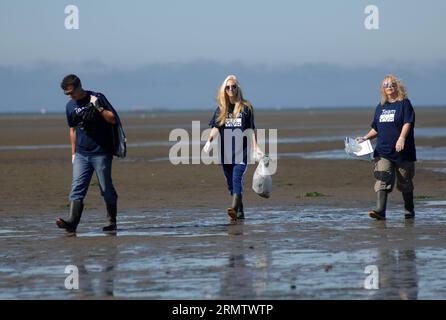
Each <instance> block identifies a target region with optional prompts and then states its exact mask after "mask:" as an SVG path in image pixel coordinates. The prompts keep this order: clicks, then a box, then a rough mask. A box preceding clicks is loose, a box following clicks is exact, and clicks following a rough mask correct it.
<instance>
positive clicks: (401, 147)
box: [395, 137, 406, 152]
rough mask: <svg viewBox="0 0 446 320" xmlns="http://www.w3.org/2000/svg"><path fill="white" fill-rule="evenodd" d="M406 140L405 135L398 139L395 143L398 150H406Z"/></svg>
mask: <svg viewBox="0 0 446 320" xmlns="http://www.w3.org/2000/svg"><path fill="white" fill-rule="evenodd" d="M405 141H406V139H405V138H403V137H399V138H398V141H397V142H396V145H395V150H396V152H401V151H403V150H404V142H405Z"/></svg>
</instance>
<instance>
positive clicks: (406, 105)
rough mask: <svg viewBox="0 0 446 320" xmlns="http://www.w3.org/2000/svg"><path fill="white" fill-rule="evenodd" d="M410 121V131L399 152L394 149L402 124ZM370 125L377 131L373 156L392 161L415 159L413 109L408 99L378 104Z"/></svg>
mask: <svg viewBox="0 0 446 320" xmlns="http://www.w3.org/2000/svg"><path fill="white" fill-rule="evenodd" d="M406 123H410V124H411V126H410V131H409V133H408V135H407V137H406V140H405V143H404V149H403V150H402V151H401V152H397V151H396V150H395V145H396V142H397V141H398V138H399V137H400V134H401V130H402V129H403V125H404V124H406ZM371 127H372V128H373V129H375V131H376V132H378V136H377V143H376V147H375V152H374V157H382V158H385V159H388V160H391V161H394V162H402V161H416V160H417V156H416V150H415V138H414V127H415V111H414V109H413V107H412V104H411V103H410V101H409V99H404V100H402V101H397V102H392V103H386V104H384V105H383V106H382V105H381V104H378V106H377V107H376V110H375V117H374V118H373V122H372V124H371Z"/></svg>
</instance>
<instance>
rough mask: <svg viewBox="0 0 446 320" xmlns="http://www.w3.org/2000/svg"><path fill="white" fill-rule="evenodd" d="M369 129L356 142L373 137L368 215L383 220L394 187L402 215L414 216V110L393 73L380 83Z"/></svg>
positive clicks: (399, 81) (410, 217)
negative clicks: (374, 201) (400, 198)
mask: <svg viewBox="0 0 446 320" xmlns="http://www.w3.org/2000/svg"><path fill="white" fill-rule="evenodd" d="M371 127H372V129H371V130H370V131H369V132H368V133H367V134H366V135H365V136H364V137H358V138H357V140H358V141H364V140H368V139H374V138H377V144H376V148H375V152H374V157H375V168H374V175H375V178H376V183H375V192H376V194H377V204H376V208H375V209H374V210H371V211H370V212H369V216H370V217H372V218H375V219H377V220H385V219H386V206H387V195H388V193H390V192H392V190H393V186H394V183H395V178H396V182H397V184H396V187H397V189H398V190H399V191H401V192H402V194H403V199H404V209H405V218H406V219H413V218H414V217H415V210H414V203H413V189H414V186H413V182H412V179H413V177H414V174H415V161H416V160H417V159H416V150H415V139H414V127H415V111H414V109H413V107H412V104H411V103H410V100H409V99H408V98H407V93H406V88H405V87H404V85H403V84H402V82H401V80H400V79H398V78H397V77H396V76H394V75H387V76H385V77H384V80H383V82H382V84H381V102H380V103H379V104H378V106H377V107H376V111H375V117H374V118H373V122H372V124H371Z"/></svg>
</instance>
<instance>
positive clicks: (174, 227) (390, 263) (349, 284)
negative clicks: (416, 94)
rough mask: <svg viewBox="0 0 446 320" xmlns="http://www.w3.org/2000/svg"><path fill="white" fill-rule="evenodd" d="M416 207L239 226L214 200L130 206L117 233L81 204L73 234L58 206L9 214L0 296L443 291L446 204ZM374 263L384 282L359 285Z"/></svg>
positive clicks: (273, 215)
mask: <svg viewBox="0 0 446 320" xmlns="http://www.w3.org/2000/svg"><path fill="white" fill-rule="evenodd" d="M416 208H417V218H416V220H415V221H412V222H408V221H405V220H404V219H403V215H402V212H401V208H400V207H398V206H394V207H392V206H391V207H390V208H389V211H388V217H389V218H388V220H387V221H385V222H378V221H374V220H371V219H370V218H368V217H367V216H366V212H367V208H334V207H322V206H320V207H317V206H314V207H309V206H307V207H304V206H295V207H283V208H248V209H246V212H245V214H246V216H247V219H246V220H245V221H244V222H243V221H242V222H237V223H230V222H228V220H227V218H226V215H225V213H224V212H222V211H221V210H217V209H209V210H206V209H202V208H200V209H194V210H192V209H190V210H186V211H173V210H166V211H164V212H160V211H144V212H127V213H123V214H121V215H120V216H119V223H120V224H119V230H118V232H117V233H116V234H104V233H102V232H101V231H100V228H101V226H102V219H103V216H102V213H96V212H86V214H85V215H84V218H83V220H82V223H81V225H80V226H79V228H78V233H77V235H76V236H69V235H66V234H65V233H64V232H63V231H62V230H59V229H57V228H56V226H55V224H54V219H55V216H54V215H48V214H43V213H35V214H33V215H32V216H31V215H30V216H28V215H24V216H22V215H20V216H9V217H8V216H5V217H4V218H2V220H1V222H0V241H1V243H2V251H1V253H0V256H1V260H0V289H1V290H0V298H2V299H17V298H19V299H22V298H24V299H41V298H54V299H75V298H100V299H102V298H112V297H114V298H149V299H302V298H310V299H312V298H314V299H446V274H445V273H444V270H446V269H445V267H446V248H445V246H444V244H445V243H446V242H445V241H446V232H445V231H446V201H444V200H435V201H434V200H430V201H417V202H416ZM36 217H38V221H37V223H36V221H35V220H36ZM19 219H20V224H17V221H18V220H19ZM67 265H76V266H77V267H78V270H79V279H80V288H79V289H78V290H67V289H65V286H64V281H65V277H66V276H67V275H68V274H65V273H64V271H65V267H66V266H67ZM368 265H375V266H377V267H378V270H379V289H378V290H369V289H365V288H364V281H365V279H366V276H367V274H366V273H364V271H365V268H366V266H368Z"/></svg>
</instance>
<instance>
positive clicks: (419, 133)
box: [0, 126, 446, 159]
mask: <svg viewBox="0 0 446 320" xmlns="http://www.w3.org/2000/svg"><path fill="white" fill-rule="evenodd" d="M149 127H150V126H149ZM317 128H320V127H318V126H311V127H308V128H306V129H312V130H313V129H317ZM336 128H337V127H336ZM347 128H348V127H347ZM282 129H283V128H282ZM294 129H296V128H294ZM299 130H300V128H299ZM279 132H280V130H279ZM362 134H363V133H362V132H361V131H356V130H355V132H352V133H351V134H350V136H352V137H356V136H361V135H362ZM266 136H267V137H268V134H267V135H266ZM416 137H420V138H421V137H423V138H439V137H446V128H442V127H431V128H417V129H416ZM344 138H345V135H321V136H309V137H280V135H279V136H278V138H277V143H278V144H307V143H317V142H335V141H339V144H340V146H342V147H343V141H344ZM258 142H259V143H261V144H268V143H269V141H268V139H267V140H266V141H265V140H262V139H259V141H258ZM184 143H189V141H187V142H186V141H184ZM190 143H191V145H197V144H200V145H204V142H203V141H201V142H200V143H198V142H197V141H192V142H190ZM174 144H177V142H172V141H168V140H167V139H166V140H163V141H140V142H129V143H128V144H127V147H129V148H150V147H170V146H173V145H174ZM69 148H71V146H70V145H69V144H41V145H11V146H0V151H33V150H51V149H69ZM443 149H444V148H443ZM443 152H444V151H443ZM442 157H443V156H442ZM442 159H444V158H442Z"/></svg>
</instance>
